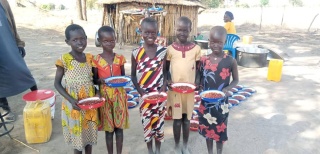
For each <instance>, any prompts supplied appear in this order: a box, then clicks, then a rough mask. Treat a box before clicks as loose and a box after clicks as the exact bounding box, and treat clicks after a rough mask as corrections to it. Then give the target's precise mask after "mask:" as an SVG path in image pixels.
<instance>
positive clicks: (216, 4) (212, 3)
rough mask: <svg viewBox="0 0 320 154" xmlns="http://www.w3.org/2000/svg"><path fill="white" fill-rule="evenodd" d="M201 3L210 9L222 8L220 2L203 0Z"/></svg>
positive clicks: (218, 0)
mask: <svg viewBox="0 0 320 154" xmlns="http://www.w3.org/2000/svg"><path fill="white" fill-rule="evenodd" d="M201 2H202V3H203V4H204V5H206V6H208V7H210V8H218V7H219V6H220V0H203V1H201Z"/></svg>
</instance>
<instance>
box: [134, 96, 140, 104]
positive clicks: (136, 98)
mask: <svg viewBox="0 0 320 154" xmlns="http://www.w3.org/2000/svg"><path fill="white" fill-rule="evenodd" d="M132 100H133V101H135V102H137V103H138V104H139V100H140V98H139V97H134V98H133V99H132Z"/></svg>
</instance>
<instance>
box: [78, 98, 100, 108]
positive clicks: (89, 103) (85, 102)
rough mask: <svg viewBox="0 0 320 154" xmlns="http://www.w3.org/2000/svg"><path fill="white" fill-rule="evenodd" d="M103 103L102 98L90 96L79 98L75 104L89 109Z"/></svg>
mask: <svg viewBox="0 0 320 154" xmlns="http://www.w3.org/2000/svg"><path fill="white" fill-rule="evenodd" d="M104 103H105V99H104V98H99V97H90V98H86V99H82V100H80V101H79V102H78V104H77V105H78V106H79V107H80V108H81V109H83V110H90V109H96V108H99V107H101V106H102V105H103V104H104Z"/></svg>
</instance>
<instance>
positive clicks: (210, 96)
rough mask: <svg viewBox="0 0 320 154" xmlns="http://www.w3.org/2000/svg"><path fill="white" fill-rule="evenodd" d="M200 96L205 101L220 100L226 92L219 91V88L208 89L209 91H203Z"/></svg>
mask: <svg viewBox="0 0 320 154" xmlns="http://www.w3.org/2000/svg"><path fill="white" fill-rule="evenodd" d="M200 97H201V99H202V100H204V101H208V102H218V101H220V100H223V99H224V97H225V94H224V93H223V92H222V91H218V90H207V91H203V92H202V93H201V94H200Z"/></svg>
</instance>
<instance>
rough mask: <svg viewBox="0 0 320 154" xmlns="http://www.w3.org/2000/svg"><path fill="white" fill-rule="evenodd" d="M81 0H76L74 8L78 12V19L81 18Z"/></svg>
mask: <svg viewBox="0 0 320 154" xmlns="http://www.w3.org/2000/svg"><path fill="white" fill-rule="evenodd" d="M81 6H82V5H81V0H76V10H77V14H78V19H80V20H83V16H82V7H81Z"/></svg>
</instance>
